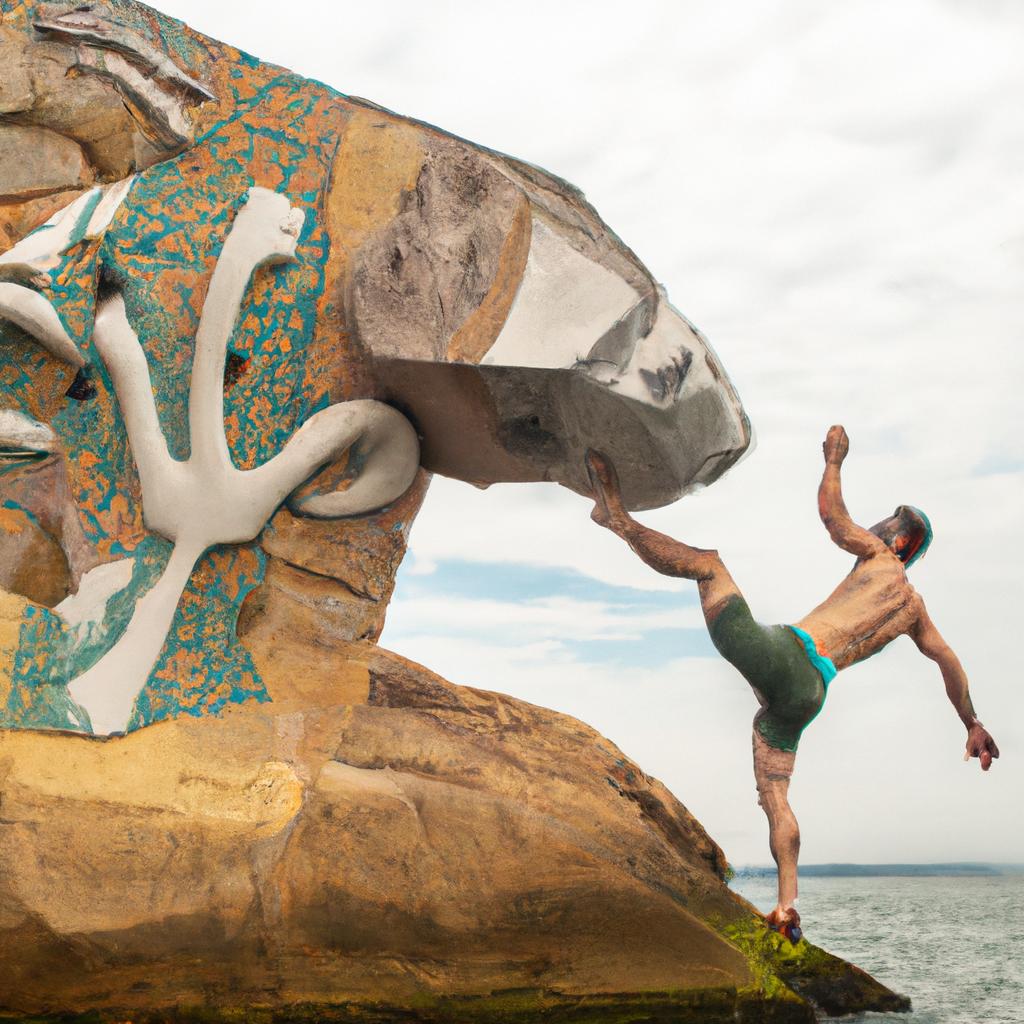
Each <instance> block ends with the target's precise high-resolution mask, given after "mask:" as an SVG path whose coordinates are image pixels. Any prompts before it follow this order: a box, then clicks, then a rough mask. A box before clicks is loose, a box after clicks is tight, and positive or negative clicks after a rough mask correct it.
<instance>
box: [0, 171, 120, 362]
mask: <svg viewBox="0 0 1024 1024" xmlns="http://www.w3.org/2000/svg"><path fill="white" fill-rule="evenodd" d="M134 182H135V178H134V177H131V178H126V179H125V180H124V181H119V182H116V183H115V184H113V185H110V186H107V187H106V188H104V189H101V188H91V189H89V191H88V192H85V193H83V194H82V195H80V196H79V197H78V198H77V199H76V200H75V201H74V202H72V203H69V204H68V205H67V206H65V207H64V208H63V209H61V210H58V211H57V212H56V213H55V214H54V215H53V216H52V217H51V218H50V219H49V220H48V221H47V222H46V223H45V224H43V225H41V226H40V227H38V228H36V230H35V231H33V232H32V233H31V234H29V235H26V236H25V237H24V238H23V239H22V240H21V241H20V242H18V243H17V244H16V245H14V246H12V247H11V248H10V249H8V250H7V252H5V253H2V254H0V275H2V276H5V277H15V278H20V279H22V280H25V281H28V282H31V283H34V284H36V285H38V284H44V285H45V284H48V283H49V275H50V272H51V271H52V270H54V269H55V268H56V267H57V266H59V264H60V262H61V260H62V259H63V258H64V254H65V253H66V252H67V251H68V250H69V249H70V248H71V247H72V246H74V245H77V244H78V243H79V242H81V241H82V240H83V239H94V238H98V237H99V236H100V235H101V234H102V233H103V231H105V230H106V228H107V227H108V226H109V224H110V221H111V220H112V219H113V217H114V214H115V213H117V211H118V209H119V208H120V206H121V204H122V203H123V202H124V200H125V198H126V197H127V195H128V193H129V192H130V191H131V187H132V185H133V184H134ZM101 193H102V196H101ZM97 200H98V202H97ZM0 318H3V319H5V320H10V321H11V323H13V324H16V325H17V326H18V327H20V328H21V329H22V330H23V331H25V332H26V333H27V334H29V335H30V336H31V337H32V338H33V339H35V340H36V341H37V342H39V344H40V345H42V346H43V348H45V349H47V350H48V351H49V352H50V353H51V354H52V355H54V356H56V358H58V359H61V360H63V361H64V362H66V363H69V364H70V365H71V366H75V367H82V366H84V365H85V358H84V356H83V355H82V353H81V352H80V351H79V349H78V346H77V345H76V344H75V342H74V341H73V340H72V338H71V336H70V335H69V334H68V332H67V330H66V329H65V328H64V324H63V323H62V322H61V319H60V317H59V316H58V315H57V311H56V309H55V308H54V306H53V303H51V302H50V300H49V299H47V298H46V296H44V295H43V294H41V293H40V292H39V291H36V290H35V289H34V288H28V287H25V286H24V285H23V284H18V283H15V282H13V281H3V282H0Z"/></svg>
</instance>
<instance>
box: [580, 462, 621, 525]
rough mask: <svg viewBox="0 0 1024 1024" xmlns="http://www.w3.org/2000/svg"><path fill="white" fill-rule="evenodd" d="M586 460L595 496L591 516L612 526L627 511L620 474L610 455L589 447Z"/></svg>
mask: <svg viewBox="0 0 1024 1024" xmlns="http://www.w3.org/2000/svg"><path fill="white" fill-rule="evenodd" d="M585 461H586V465H587V475H588V476H589V477H590V487H591V490H592V492H593V497H594V511H593V512H591V513H590V518H591V519H593V520H594V522H595V523H600V525H601V526H610V525H611V524H612V522H613V521H614V520H615V519H616V518H617V517H618V516H619V515H621V514H622V513H623V512H625V509H624V508H623V507H622V496H621V495H620V493H619V476H618V474H617V473H616V472H615V467H614V466H613V465H612V464H611V462H610V461H609V459H608V456H606V455H603V454H602V453H601V452H598V451H594V449H593V448H588V449H587V455H586V460H585Z"/></svg>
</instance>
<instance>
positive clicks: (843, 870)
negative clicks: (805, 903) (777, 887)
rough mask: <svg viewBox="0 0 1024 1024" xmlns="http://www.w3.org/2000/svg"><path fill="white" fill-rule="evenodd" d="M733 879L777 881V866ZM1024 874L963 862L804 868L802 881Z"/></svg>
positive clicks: (747, 869)
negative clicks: (805, 879)
mask: <svg viewBox="0 0 1024 1024" xmlns="http://www.w3.org/2000/svg"><path fill="white" fill-rule="evenodd" d="M733 872H734V874H733V877H734V878H736V879H740V878H764V877H768V876H771V877H774V875H775V866H774V865H770V866H769V865H748V866H744V867H737V868H734V869H733ZM1021 874H1024V864H999V863H995V864H993V863H985V862H961V863H950V864H801V865H800V877H801V878H886V877H888V878H894V877H895V878H942V877H947V878H964V877H974V878H994V877H1001V876H1004V875H1021Z"/></svg>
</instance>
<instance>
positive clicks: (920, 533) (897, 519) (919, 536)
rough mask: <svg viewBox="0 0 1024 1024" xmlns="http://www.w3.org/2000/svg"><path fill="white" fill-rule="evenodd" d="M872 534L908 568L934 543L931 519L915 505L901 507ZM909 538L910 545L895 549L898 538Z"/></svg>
mask: <svg viewBox="0 0 1024 1024" xmlns="http://www.w3.org/2000/svg"><path fill="white" fill-rule="evenodd" d="M871 532H872V533H873V534H874V535H875V536H876V537H877V538H878V539H879V540H880V541H882V543H884V544H885V545H887V546H888V547H889V548H890V549H891V550H892V552H893V554H894V555H896V557H897V558H899V560H900V561H901V562H903V563H904V565H906V566H907V568H910V566H912V565H913V564H914V563H915V562H916V561H917V560H918V559H919V558H920V557H921V556H922V555H923V554H924V553H925V552H926V551H927V550H928V546H929V545H930V544H931V542H932V536H933V534H932V524H931V521H930V520H929V518H928V517H927V516H926V515H925V514H924V513H923V512H922V511H921V510H920V509H919V508H914V506H913V505H900V506H899V508H897V509H896V511H895V512H893V514H892V515H891V516H890V517H889V518H888V519H883V520H882V521H881V522H880V523H876V524H875V525H874V526H872V527H871ZM903 536H909V537H910V538H911V540H910V543H909V544H907V545H905V546H904V547H903V548H901V549H899V550H897V549H896V548H895V547H893V544H894V543H895V542H896V538H897V537H903Z"/></svg>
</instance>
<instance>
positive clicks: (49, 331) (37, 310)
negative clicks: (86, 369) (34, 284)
mask: <svg viewBox="0 0 1024 1024" xmlns="http://www.w3.org/2000/svg"><path fill="white" fill-rule="evenodd" d="M0 318H2V319H5V320H10V321H11V323H13V324H16V325H17V326H18V327H20V328H21V329H22V330H23V331H24V332H25V333H26V334H28V335H30V336H31V337H32V338H33V339H35V340H36V341H37V342H39V344H40V345H42V346H43V348H45V349H46V350H47V351H48V352H50V353H51V354H52V355H54V356H56V357H57V358H58V359H60V360H63V361H64V362H65V363H70V365H72V366H77V367H81V366H85V358H84V357H83V355H82V353H81V352H79V351H78V346H77V345H76V344H75V343H74V341H72V340H71V336H70V335H69V334H68V332H67V331H66V330H65V329H64V325H63V324H62V323H61V320H60V317H59V316H57V311H56V310H55V309H54V308H53V305H52V304H51V303H50V300H49V299H47V298H46V297H45V296H44V295H40V294H39V292H36V291H33V290H32V289H31V288H26V287H25V286H24V285H20V284H12V283H11V282H9V281H4V282H0Z"/></svg>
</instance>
